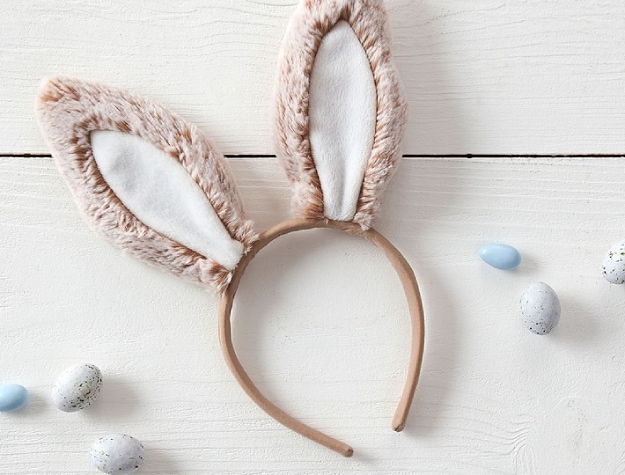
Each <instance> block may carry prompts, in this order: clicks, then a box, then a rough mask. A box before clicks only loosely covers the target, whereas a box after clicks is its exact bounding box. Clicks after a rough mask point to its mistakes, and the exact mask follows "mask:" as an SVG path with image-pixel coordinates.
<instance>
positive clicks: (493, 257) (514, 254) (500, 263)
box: [480, 244, 521, 270]
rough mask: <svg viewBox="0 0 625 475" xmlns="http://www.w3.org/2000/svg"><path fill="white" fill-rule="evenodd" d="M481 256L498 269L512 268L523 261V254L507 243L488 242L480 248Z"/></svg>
mask: <svg viewBox="0 0 625 475" xmlns="http://www.w3.org/2000/svg"><path fill="white" fill-rule="evenodd" d="M480 257H481V258H482V260H483V261H484V262H486V263H487V264H490V265H491V266H493V267H496V268H497V269H503V270H510V269H514V268H515V267H518V266H519V264H520V263H521V254H519V251H517V250H516V249H515V248H513V247H512V246H508V245H507V244H486V245H485V246H482V247H481V248H480Z"/></svg>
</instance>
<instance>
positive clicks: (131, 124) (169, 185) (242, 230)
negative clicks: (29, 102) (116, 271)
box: [37, 78, 256, 291]
mask: <svg viewBox="0 0 625 475" xmlns="http://www.w3.org/2000/svg"><path fill="white" fill-rule="evenodd" d="M37 113H38V119H39V123H40V126H41V129H42V131H43V133H44V135H45V138H46V139H47V142H48V144H49V146H50V148H51V150H52V154H53V156H54V158H55V159H56V163H57V166H58V168H59V170H60V171H61V173H62V174H63V176H64V178H65V180H66V181H67V183H68V185H69V187H70V188H71V190H72V193H73V195H74V198H75V199H76V202H77V203H78V205H79V207H80V208H81V209H82V211H83V212H84V213H85V215H86V217H87V219H88V221H89V222H90V223H91V224H92V225H93V226H94V227H95V228H96V229H97V230H98V231H100V232H101V233H102V234H103V235H104V236H105V237H106V238H108V239H109V240H110V241H112V242H113V243H114V244H116V245H117V246H119V247H121V248H122V249H125V250H127V251H129V252H130V253H131V254H133V255H135V256H136V257H139V258H141V259H144V260H146V261H149V262H151V263H152V264H155V265H157V266H159V267H163V268H166V269H168V270H170V271H172V272H174V273H175V274H177V275H179V276H181V277H184V278H186V279H188V280H191V281H193V282H195V283H197V284H200V285H202V286H205V287H207V286H212V287H214V288H216V289H217V290H219V291H223V290H224V289H225V288H226V286H227V285H228V283H229V282H230V279H231V277H232V273H233V270H234V269H235V267H236V265H237V264H238V262H239V260H240V259H241V257H242V255H243V254H244V253H245V252H247V250H248V249H249V246H250V245H251V243H252V242H253V241H254V240H255V239H256V234H255V232H254V231H253V229H252V226H251V223H250V222H249V221H246V220H245V218H244V215H243V209H242V206H241V201H240V198H239V195H238V192H237V189H236V187H235V185H234V181H233V179H232V177H231V175H230V171H229V169H228V167H227V163H226V162H225V160H224V159H223V157H222V156H221V155H220V154H219V153H218V152H216V151H215V148H214V146H213V144H212V143H211V142H210V141H209V140H208V139H207V138H206V137H204V136H203V135H202V134H201V133H200V132H199V130H198V129H197V128H196V127H195V126H193V125H191V124H188V123H187V122H185V121H184V120H182V119H181V118H180V117H178V116H176V115H174V114H172V113H170V112H168V111H167V110H165V109H164V108H162V107H160V106H158V105H156V104H153V103H151V102H149V101H147V100H145V99H142V98H139V97H136V96H134V95H131V94H129V93H127V92H124V91H122V90H119V89H114V88H109V87H104V86H100V85H96V84H92V83H87V82H82V81H78V80H75V79H67V78H56V79H53V80H49V81H46V82H44V84H43V86H42V88H41V92H40V95H39V98H38V102H37Z"/></svg>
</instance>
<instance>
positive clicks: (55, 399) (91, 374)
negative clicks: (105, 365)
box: [51, 364, 102, 412]
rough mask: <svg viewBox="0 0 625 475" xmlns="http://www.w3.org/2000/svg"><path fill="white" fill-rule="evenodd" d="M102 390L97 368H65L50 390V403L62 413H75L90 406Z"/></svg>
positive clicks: (92, 366)
mask: <svg viewBox="0 0 625 475" xmlns="http://www.w3.org/2000/svg"><path fill="white" fill-rule="evenodd" d="M100 389H102V373H101V372H100V370H99V369H98V367H97V366H94V365H92V364H81V365H77V366H72V367H71V368H67V369H66V370H65V371H63V372H62V373H61V375H60V376H59V377H58V378H57V380H56V382H55V383H54V387H53V388H52V394H51V397H52V403H53V404H54V405H55V406H56V407H57V409H59V410H61V411H63V412H76V411H81V410H82V409H84V408H86V407H88V406H90V405H91V404H92V403H93V401H95V399H96V398H97V397H98V394H100Z"/></svg>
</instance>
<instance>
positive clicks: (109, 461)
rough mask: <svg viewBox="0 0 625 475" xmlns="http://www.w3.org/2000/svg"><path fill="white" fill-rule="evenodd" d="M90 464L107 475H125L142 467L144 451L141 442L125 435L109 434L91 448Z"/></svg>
mask: <svg viewBox="0 0 625 475" xmlns="http://www.w3.org/2000/svg"><path fill="white" fill-rule="evenodd" d="M89 454H90V455H91V463H92V464H93V466H94V467H95V468H97V469H98V470H99V471H100V472H104V473H108V474H109V475H112V474H118V475H127V474H129V473H133V472H135V471H137V470H139V468H140V467H141V465H143V457H144V454H145V449H144V448H143V445H142V444H141V442H139V441H138V440H137V439H135V438H134V437H131V436H129V435H126V434H109V435H107V436H104V437H101V438H99V439H98V440H96V441H95V442H94V443H93V445H92V446H91V452H90V453H89Z"/></svg>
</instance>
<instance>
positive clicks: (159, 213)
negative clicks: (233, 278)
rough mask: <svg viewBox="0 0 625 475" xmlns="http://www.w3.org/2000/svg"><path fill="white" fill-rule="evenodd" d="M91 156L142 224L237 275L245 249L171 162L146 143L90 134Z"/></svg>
mask: <svg viewBox="0 0 625 475" xmlns="http://www.w3.org/2000/svg"><path fill="white" fill-rule="evenodd" d="M91 146H92V147H93V156H94V158H95V161H96V163H97V165H98V168H99V170H100V173H101V174H102V177H103V178H104V180H105V181H106V182H107V183H108V185H109V186H110V187H111V189H112V190H113V192H114V193H115V194H116V195H117V197H118V198H119V199H120V201H121V202H122V203H123V204H124V206H125V207H126V208H128V209H129V210H130V212H131V213H133V214H134V215H135V216H136V217H137V218H138V219H139V220H140V221H141V222H143V224H145V225H146V226H148V227H150V228H152V229H154V230H155V231H157V232H158V233H160V234H162V235H164V236H166V237H168V238H169V239H171V240H173V241H176V242H178V243H180V244H182V245H183V246H185V247H188V248H189V249H191V250H193V251H195V252H197V253H198V254H201V255H203V256H205V257H208V258H211V259H212V260H214V261H216V262H218V263H219V264H221V265H223V266H224V267H226V268H227V269H233V268H234V267H235V266H236V265H237V263H238V262H239V259H240V258H241V255H242V254H243V244H241V243H240V242H238V241H236V240H234V239H232V238H231V237H230V234H229V233H228V231H227V230H226V228H225V227H224V225H223V223H222V222H221V220H220V219H219V217H218V216H217V213H216V212H215V210H214V209H213V207H212V206H211V204H210V202H209V201H208V198H207V197H206V195H205V194H204V192H203V191H202V189H201V188H200V187H199V186H198V184H197V183H196V182H195V181H194V180H193V178H191V176H190V175H189V174H188V173H187V171H186V170H185V169H184V167H183V166H182V165H181V164H180V163H178V162H177V161H176V160H175V159H174V158H173V157H171V156H169V155H167V154H166V153H165V152H163V151H162V150H161V149H159V148H157V147H156V146H155V145H152V144H151V143H149V142H147V141H145V140H143V139H142V138H140V137H138V136H136V135H132V134H126V133H122V132H114V131H110V130H98V131H94V132H91Z"/></svg>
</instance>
